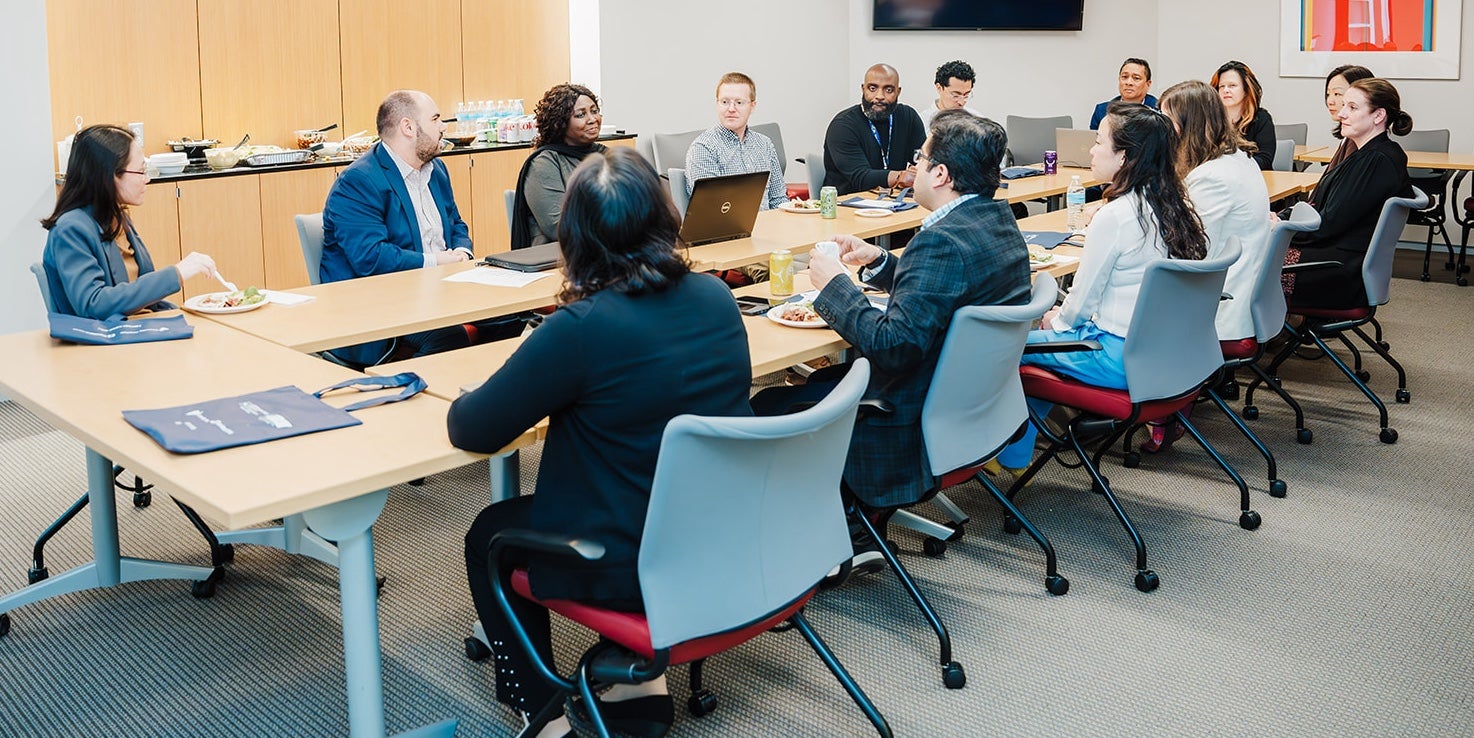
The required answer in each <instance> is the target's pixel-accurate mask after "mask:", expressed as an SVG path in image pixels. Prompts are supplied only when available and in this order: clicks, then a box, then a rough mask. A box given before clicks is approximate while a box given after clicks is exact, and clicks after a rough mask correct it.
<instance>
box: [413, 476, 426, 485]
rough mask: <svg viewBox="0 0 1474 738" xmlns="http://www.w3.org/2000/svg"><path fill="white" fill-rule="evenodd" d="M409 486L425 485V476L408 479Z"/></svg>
mask: <svg viewBox="0 0 1474 738" xmlns="http://www.w3.org/2000/svg"><path fill="white" fill-rule="evenodd" d="M409 486H411V487H423V486H425V478H424V477H420V478H419V479H411V480H409Z"/></svg>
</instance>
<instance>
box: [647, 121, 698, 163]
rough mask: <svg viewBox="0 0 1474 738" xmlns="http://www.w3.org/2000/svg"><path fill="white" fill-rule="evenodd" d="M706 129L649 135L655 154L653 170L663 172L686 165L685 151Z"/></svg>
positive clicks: (688, 149) (689, 148)
mask: <svg viewBox="0 0 1474 738" xmlns="http://www.w3.org/2000/svg"><path fill="white" fill-rule="evenodd" d="M705 132H706V130H705V129H702V130H699V131H686V132H685V133H656V134H653V135H651V136H650V141H651V146H652V150H653V153H654V155H655V171H657V172H664V171H666V170H668V169H671V168H672V167H685V166H686V152H687V151H690V150H691V144H692V143H693V142H694V141H695V140H696V138H697V137H698V136H700V135H701V134H703V133H705Z"/></svg>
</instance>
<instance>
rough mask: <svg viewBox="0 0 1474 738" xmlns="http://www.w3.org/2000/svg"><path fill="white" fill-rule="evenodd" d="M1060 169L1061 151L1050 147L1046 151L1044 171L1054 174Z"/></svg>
mask: <svg viewBox="0 0 1474 738" xmlns="http://www.w3.org/2000/svg"><path fill="white" fill-rule="evenodd" d="M1058 171H1059V152H1058V151H1054V150H1053V149H1050V150H1048V151H1045V152H1044V173H1045V174H1054V173H1055V172H1058Z"/></svg>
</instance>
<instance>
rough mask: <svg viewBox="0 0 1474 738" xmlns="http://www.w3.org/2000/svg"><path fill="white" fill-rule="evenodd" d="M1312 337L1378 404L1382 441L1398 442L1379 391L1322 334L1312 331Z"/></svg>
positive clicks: (1368, 396)
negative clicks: (1331, 346)
mask: <svg viewBox="0 0 1474 738" xmlns="http://www.w3.org/2000/svg"><path fill="white" fill-rule="evenodd" d="M1310 337H1311V339H1313V340H1314V341H1315V343H1316V344H1317V345H1319V346H1320V348H1321V350H1323V351H1325V352H1326V356H1328V357H1330V359H1331V362H1332V363H1334V364H1335V365H1336V366H1337V368H1339V369H1340V370H1341V373H1342V374H1345V375H1346V378H1347V379H1350V380H1351V383H1352V384H1354V385H1356V388H1357V389H1359V390H1361V393H1362V394H1363V395H1366V398H1367V399H1368V400H1371V402H1372V405H1374V406H1376V408H1377V415H1378V416H1379V420H1380V422H1381V424H1382V430H1381V434H1380V435H1379V438H1380V439H1381V441H1382V443H1397V431H1396V430H1394V429H1392V428H1389V427H1388V419H1387V406H1386V405H1384V404H1382V398H1380V397H1377V393H1375V392H1373V391H1372V390H1371V388H1369V387H1367V386H1366V384H1365V383H1364V382H1362V381H1361V380H1360V379H1358V378H1357V376H1356V375H1355V374H1353V373H1352V372H1351V368H1350V367H1348V366H1346V362H1344V361H1341V357H1339V356H1337V355H1336V354H1335V353H1334V352H1332V351H1331V349H1330V347H1329V346H1326V344H1325V341H1322V340H1321V338H1320V336H1318V335H1316V334H1314V333H1312V334H1310Z"/></svg>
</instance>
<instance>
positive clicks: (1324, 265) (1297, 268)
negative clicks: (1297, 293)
mask: <svg viewBox="0 0 1474 738" xmlns="http://www.w3.org/2000/svg"><path fill="white" fill-rule="evenodd" d="M1338 266H1341V262H1339V261H1302V262H1300V263H1299V264H1286V265H1285V268H1284V269H1283V270H1281V271H1283V272H1286V273H1289V274H1294V273H1295V272H1306V271H1311V270H1313V269H1329V268H1331V267H1338Z"/></svg>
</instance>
